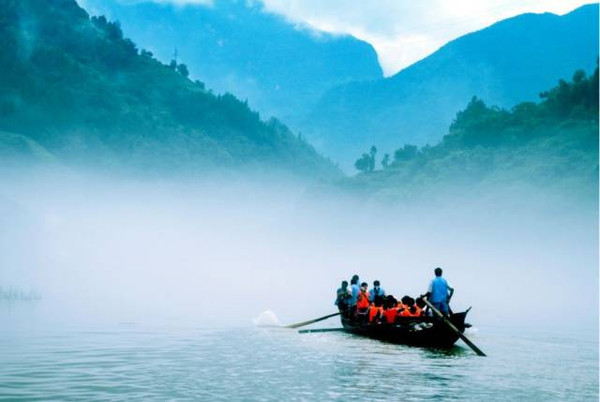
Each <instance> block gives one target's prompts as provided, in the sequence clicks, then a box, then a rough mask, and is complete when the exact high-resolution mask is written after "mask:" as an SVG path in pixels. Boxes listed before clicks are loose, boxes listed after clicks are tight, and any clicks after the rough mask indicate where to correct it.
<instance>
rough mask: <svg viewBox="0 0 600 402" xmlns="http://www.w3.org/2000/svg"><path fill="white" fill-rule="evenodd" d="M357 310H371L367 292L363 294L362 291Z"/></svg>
mask: <svg viewBox="0 0 600 402" xmlns="http://www.w3.org/2000/svg"><path fill="white" fill-rule="evenodd" d="M356 308H358V309H363V310H364V309H367V308H369V295H368V294H367V292H363V291H362V290H361V291H360V293H359V294H358V301H357V303H356Z"/></svg>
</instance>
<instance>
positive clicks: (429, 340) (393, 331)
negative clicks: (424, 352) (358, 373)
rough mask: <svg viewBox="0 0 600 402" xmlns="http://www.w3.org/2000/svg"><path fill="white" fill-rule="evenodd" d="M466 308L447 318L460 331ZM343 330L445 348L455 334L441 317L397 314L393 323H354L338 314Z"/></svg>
mask: <svg viewBox="0 0 600 402" xmlns="http://www.w3.org/2000/svg"><path fill="white" fill-rule="evenodd" d="M466 316H467V312H463V313H455V314H452V315H451V316H450V317H449V319H450V321H451V322H452V324H453V325H454V326H455V327H456V328H457V329H458V330H459V331H460V332H461V333H462V332H464V330H465V318H466ZM342 326H343V327H344V331H345V332H348V333H351V334H354V335H359V336H366V337H369V338H372V339H378V340H381V341H385V342H391V343H396V344H402V345H410V346H420V347H431V348H441V349H448V348H451V347H452V346H453V345H454V344H455V343H456V341H457V340H458V338H459V336H458V334H457V333H456V332H454V331H453V330H452V329H451V328H450V327H448V325H446V324H445V323H444V322H443V321H441V320H439V319H437V318H434V317H418V318H416V317H399V318H398V319H397V321H396V323H394V324H387V323H377V324H369V323H357V322H356V321H355V320H350V319H348V318H347V317H342Z"/></svg>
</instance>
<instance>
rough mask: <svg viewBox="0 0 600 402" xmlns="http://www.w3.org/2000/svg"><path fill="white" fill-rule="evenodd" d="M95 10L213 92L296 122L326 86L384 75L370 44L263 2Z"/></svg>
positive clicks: (113, 0)
mask: <svg viewBox="0 0 600 402" xmlns="http://www.w3.org/2000/svg"><path fill="white" fill-rule="evenodd" d="M83 4H84V5H85V7H86V8H87V9H88V11H89V12H90V13H92V14H94V13H97V12H99V13H101V14H106V15H108V16H110V18H111V19H113V20H118V21H120V23H121V26H122V28H123V30H124V32H125V34H126V35H127V36H128V37H131V38H132V39H133V40H134V41H135V42H136V43H137V44H139V45H140V46H141V47H143V48H146V49H149V50H151V51H152V52H154V54H155V55H156V57H157V58H158V59H159V60H162V61H163V62H166V63H168V62H169V61H170V60H171V59H172V58H173V57H174V51H175V49H177V54H178V58H179V61H180V62H182V63H185V64H186V65H187V66H188V68H189V70H190V73H191V76H192V77H194V78H198V79H200V80H201V81H203V82H206V84H207V86H208V87H209V88H212V89H213V90H215V91H216V92H219V93H222V92H230V93H232V94H234V95H236V96H237V97H238V98H241V99H248V102H249V104H250V106H251V107H252V108H255V109H257V110H259V111H260V112H261V114H262V115H265V116H267V117H269V116H271V115H274V116H276V117H278V118H280V119H282V120H283V121H285V122H286V123H287V124H291V125H292V127H294V128H296V127H295V125H294V124H295V123H297V122H298V121H299V120H300V119H301V118H302V117H303V116H304V115H306V113H308V111H309V110H310V109H311V108H312V107H314V105H315V103H316V102H317V100H318V99H319V98H320V96H321V95H323V93H325V91H327V90H328V89H330V88H331V87H333V86H336V85H340V84H343V83H346V82H350V81H354V80H364V79H377V78H381V77H382V76H383V75H382V71H381V67H380V66H379V63H378V61H377V55H376V53H375V50H374V49H373V48H372V47H371V45H369V44H367V43H365V42H362V41H360V40H358V39H355V38H353V37H350V36H340V35H336V36H334V35H331V34H328V33H324V32H316V31H311V30H310V29H308V28H306V27H298V26H294V25H292V24H291V23H289V22H287V21H285V20H284V19H283V17H281V16H278V15H274V14H270V13H267V12H265V11H263V8H262V4H261V3H260V2H250V1H242V0H239V1H238V0H215V1H214V3H213V5H212V6H204V5H186V6H185V7H181V6H175V5H172V4H157V3H155V2H148V1H142V2H130V3H125V2H120V1H118V0H86V1H85V2H84V3H83Z"/></svg>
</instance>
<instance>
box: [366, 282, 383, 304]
mask: <svg viewBox="0 0 600 402" xmlns="http://www.w3.org/2000/svg"><path fill="white" fill-rule="evenodd" d="M380 285H381V283H380V282H379V281H374V282H373V289H371V291H370V292H369V301H370V302H371V303H375V301H381V302H383V299H384V297H385V290H384V289H383V288H382V287H381V286H380Z"/></svg>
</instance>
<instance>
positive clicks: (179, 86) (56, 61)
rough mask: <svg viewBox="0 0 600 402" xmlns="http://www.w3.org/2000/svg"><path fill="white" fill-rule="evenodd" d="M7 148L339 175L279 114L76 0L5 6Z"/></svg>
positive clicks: (12, 1)
mask: <svg viewBox="0 0 600 402" xmlns="http://www.w3.org/2000/svg"><path fill="white" fill-rule="evenodd" d="M0 146H1V147H2V152H0V154H5V153H12V154H15V153H16V154H19V153H21V154H25V155H30V156H32V157H35V158H38V159H40V158H41V159H55V160H58V161H60V162H64V163H67V164H74V165H86V166H93V167H129V168H134V169H138V170H140V169H141V170H153V171H154V170H157V171H163V172H164V171H179V170H185V171H191V172H204V171H206V169H207V168H227V169H239V170H250V169H258V170H268V171H273V170H275V171H277V170H282V171H286V172H293V173H295V174H301V175H305V176H307V175H311V176H317V177H322V176H331V175H335V174H337V170H336V169H335V167H333V165H332V164H331V163H330V162H329V161H327V160H325V159H324V158H323V157H321V156H320V155H318V154H317V153H316V152H315V150H314V149H313V147H312V146H310V145H309V144H308V143H306V142H305V141H304V140H303V139H302V138H299V137H297V136H296V135H293V134H292V133H291V132H290V130H289V129H288V128H287V127H286V126H285V125H283V124H282V123H280V122H279V121H277V120H275V119H271V120H270V121H268V122H265V121H262V120H261V119H260V118H259V115H258V113H256V112H254V111H252V110H251V109H250V108H249V107H248V105H247V103H246V102H242V101H240V100H238V99H237V98H235V97H234V96H233V95H230V94H224V95H219V96H216V95H214V94H212V92H211V91H209V90H206V89H205V85H204V84H203V83H202V82H199V81H195V82H194V81H191V80H190V79H188V72H187V70H186V68H185V66H184V65H181V64H180V65H171V66H167V65H164V64H162V63H161V62H159V61H157V60H156V59H154V58H153V57H152V55H151V53H149V52H148V51H145V50H141V51H140V50H138V49H137V47H136V45H135V44H134V43H133V42H132V41H131V40H129V39H127V38H124V37H123V33H122V31H121V29H120V27H119V25H118V24H116V23H112V22H109V21H108V20H107V19H106V18H104V17H92V18H90V17H89V15H88V14H87V12H86V11H85V10H83V9H82V8H80V7H79V6H78V5H77V3H76V2H75V1H74V0H47V1H43V2H41V1H39V0H6V1H3V2H1V3H0Z"/></svg>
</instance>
